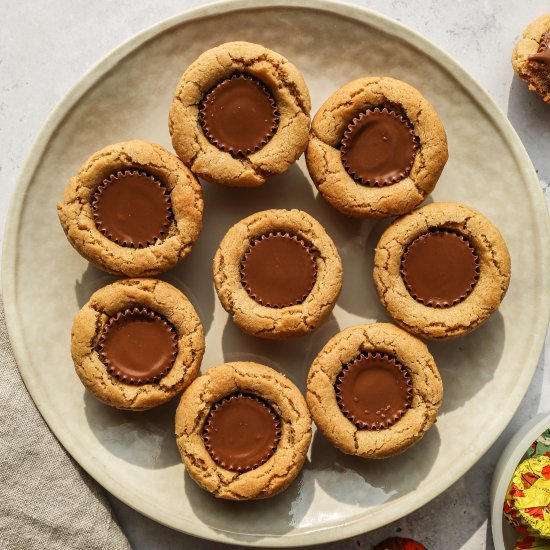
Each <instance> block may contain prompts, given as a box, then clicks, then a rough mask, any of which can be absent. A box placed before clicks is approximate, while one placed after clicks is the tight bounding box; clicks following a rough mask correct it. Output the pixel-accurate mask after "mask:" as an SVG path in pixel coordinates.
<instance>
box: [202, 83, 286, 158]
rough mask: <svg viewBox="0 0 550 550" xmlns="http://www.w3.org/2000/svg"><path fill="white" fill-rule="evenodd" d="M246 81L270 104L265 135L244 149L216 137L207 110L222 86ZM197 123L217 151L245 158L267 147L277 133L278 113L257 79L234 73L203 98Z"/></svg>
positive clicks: (270, 96)
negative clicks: (257, 89) (254, 86)
mask: <svg viewBox="0 0 550 550" xmlns="http://www.w3.org/2000/svg"><path fill="white" fill-rule="evenodd" d="M239 79H241V80H246V81H249V82H253V83H254V84H255V85H256V86H257V87H258V88H259V89H260V90H261V91H262V92H263V93H264V94H265V97H266V99H267V100H268V101H269V103H270V104H271V123H270V124H269V125H268V128H266V131H265V133H263V135H261V136H259V137H258V138H257V141H255V142H253V143H251V144H250V145H249V146H247V147H245V148H241V147H238V148H236V147H234V146H233V145H232V144H230V143H226V142H224V140H223V139H222V138H221V137H219V136H216V133H217V132H216V131H215V129H214V127H213V125H212V124H209V117H208V115H209V108H210V107H211V106H212V105H213V104H214V102H215V99H216V93H217V91H219V90H220V89H222V88H223V87H224V86H226V85H227V84H228V83H230V82H232V81H236V80H239ZM199 121H200V125H201V127H202V129H203V132H204V134H205V135H206V137H207V138H208V140H209V141H210V143H212V144H213V145H215V146H216V147H217V148H218V149H220V150H221V151H224V152H227V153H230V154H231V155H233V156H247V155H250V154H252V153H254V152H256V151H259V150H260V149H261V148H262V147H263V146H264V145H267V143H268V142H269V140H270V139H271V138H272V137H273V136H274V135H275V132H276V131H277V128H278V126H279V113H278V111H277V105H276V103H275V100H274V98H273V96H272V95H271V93H270V91H269V90H268V88H267V87H266V86H265V85H264V84H263V83H262V82H260V81H259V80H258V79H256V78H253V77H252V76H250V75H248V74H244V73H236V74H234V75H232V76H231V77H230V78H226V79H224V80H222V81H221V82H219V83H218V84H216V86H214V87H213V88H212V89H211V90H210V91H209V92H208V93H207V94H206V95H205V97H204V98H203V100H202V101H201V103H200V108H199Z"/></svg>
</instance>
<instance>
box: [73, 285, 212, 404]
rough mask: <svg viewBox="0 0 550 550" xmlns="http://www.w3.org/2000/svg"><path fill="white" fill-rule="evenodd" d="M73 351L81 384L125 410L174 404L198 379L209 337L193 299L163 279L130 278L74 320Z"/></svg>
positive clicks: (103, 292)
mask: <svg viewBox="0 0 550 550" xmlns="http://www.w3.org/2000/svg"><path fill="white" fill-rule="evenodd" d="M71 352H72V356H73V361H74V366H75V370H76V373H77V374H78V376H79V377H80V380H81V381H82V383H83V384H84V386H86V388H88V390H90V391H91V392H92V393H93V394H94V395H95V396H96V397H97V398H98V399H100V400H101V401H103V402H104V403H107V404H108V405H111V406H113V407H116V408H118V409H132V410H145V409H150V408H152V407H156V406H157V405H160V404H162V403H165V402H166V401H168V400H170V399H172V397H174V396H175V395H176V394H178V393H179V392H180V391H181V390H182V389H183V388H185V387H186V386H187V385H189V384H190V382H191V381H192V380H193V379H194V378H195V377H196V376H197V373H198V371H199V368H200V365H201V361H202V356H203V354H204V333H203V329H202V325H201V322H200V319H199V318H198V316H197V313H196V312H195V310H194V308H193V306H192V305H191V303H190V302H189V300H188V299H187V298H186V297H185V296H184V295H183V294H182V293H181V292H180V291H179V290H177V289H176V288H174V287H173V286H172V285H169V284H168V283H165V282H163V281H159V280H157V279H125V280H122V281H117V282H115V283H113V284H111V285H108V286H106V287H104V288H102V289H100V290H98V291H97V292H95V293H94V294H93V295H92V297H91V298H90V300H89V302H88V303H87V304H85V305H84V307H83V308H82V309H81V310H80V312H79V313H78V315H77V316H76V317H75V319H74V323H73V330H72V342H71Z"/></svg>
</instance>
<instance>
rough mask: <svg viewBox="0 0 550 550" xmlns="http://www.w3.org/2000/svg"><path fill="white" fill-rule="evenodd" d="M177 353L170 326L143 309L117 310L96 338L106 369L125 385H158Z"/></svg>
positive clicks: (175, 341)
mask: <svg viewBox="0 0 550 550" xmlns="http://www.w3.org/2000/svg"><path fill="white" fill-rule="evenodd" d="M177 350H178V344H177V334H176V330H175V328H174V327H173V325H172V324H170V323H169V322H168V321H167V320H166V319H164V318H163V317H161V316H160V315H158V314H157V313H155V312H153V311H151V310H148V309H147V308H137V307H135V308H133V309H126V310H125V311H119V312H118V313H117V315H116V316H115V317H112V318H111V319H110V321H109V322H108V323H107V324H106V325H105V328H104V329H103V332H102V334H101V337H100V339H99V355H100V358H101V360H102V361H103V363H104V364H105V366H106V367H107V370H108V371H109V372H110V373H111V374H112V375H113V376H115V377H116V378H118V379H119V380H120V381H122V382H125V383H127V384H144V383H153V382H158V380H160V378H162V377H163V376H165V375H166V374H167V373H168V371H169V370H170V368H171V367H172V365H173V363H174V360H175V358H176V356H177Z"/></svg>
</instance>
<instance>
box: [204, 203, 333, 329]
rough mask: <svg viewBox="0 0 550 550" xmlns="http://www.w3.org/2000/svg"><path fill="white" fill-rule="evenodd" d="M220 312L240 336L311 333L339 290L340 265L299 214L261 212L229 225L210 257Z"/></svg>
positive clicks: (314, 226)
mask: <svg viewBox="0 0 550 550" xmlns="http://www.w3.org/2000/svg"><path fill="white" fill-rule="evenodd" d="M213 271H214V284H215V286H216V292H217V293H218V297H219V299H220V302H221V303H222V306H223V307H224V309H225V310H226V311H227V312H228V313H229V314H230V315H231V316H232V317H233V320H234V321H235V323H236V324H237V325H238V326H239V328H241V329H242V330H243V331H244V332H246V333H248V334H251V335H253V336H260V337H262V338H271V339H284V338H289V337H291V336H297V335H301V334H306V333H308V332H311V331H312V330H313V329H315V328H317V327H318V326H319V325H320V324H321V323H322V322H323V320H324V319H325V318H326V317H327V315H329V313H330V312H331V311H332V308H333V307H334V304H335V303H336V300H337V298H338V295H339V294H340V289H341V287H342V263H341V261H340V256H339V255H338V252H337V250H336V247H335V246H334V243H333V242H332V240H331V239H330V237H329V236H328V235H327V234H326V232H325V230H324V229H323V227H322V226H321V225H320V224H319V222H317V221H316V220H315V219H313V218H312V217H311V216H310V215H309V214H306V213H305V212H302V211H300V210H266V211H264V212H257V213H256V214H253V215H252V216H249V217H248V218H245V219H244V220H241V221H240V222H238V223H237V224H235V225H234V226H233V227H232V228H231V229H230V230H229V231H228V232H227V233H226V235H225V237H224V238H223V240H222V242H221V244H220V247H219V248H218V250H217V252H216V255H215V257H214V265H213Z"/></svg>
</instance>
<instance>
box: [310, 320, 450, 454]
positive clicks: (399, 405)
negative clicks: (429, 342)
mask: <svg viewBox="0 0 550 550" xmlns="http://www.w3.org/2000/svg"><path fill="white" fill-rule="evenodd" d="M442 397H443V385H442V383H441V377H440V376H439V372H438V370H437V367H436V365H435V361H434V359H433V357H432V356H431V355H430V352H429V351H428V348H427V347H426V346H425V345H424V344H423V343H422V342H421V341H420V340H418V339H417V338H415V337H414V336H411V335H410V334H408V333H407V332H405V331H404V330H402V329H400V328H398V327H396V326H394V325H392V324H389V323H375V324H371V325H358V326H355V327H351V328H348V329H346V330H344V331H342V332H339V333H338V334H337V335H336V336H334V337H333V338H331V339H330V340H329V341H328V342H327V344H326V345H325V346H324V347H323V349H322V350H321V351H320V352H319V354H318V355H317V357H316V358H315V360H314V361H313V364H312V365H311V369H310V371H309V374H308V378H307V404H308V407H309V410H310V412H311V415H312V416H313V420H314V422H315V425H316V426H317V428H318V429H319V430H320V431H321V433H322V434H323V435H324V436H325V437H326V438H327V439H328V440H329V441H330V442H331V443H332V444H333V445H334V446H335V447H337V448H338V449H340V450H341V451H343V452H344V453H347V454H352V455H357V456H362V457H366V458H385V457H388V456H392V455H396V454H399V453H401V452H403V451H405V450H406V449H407V448H409V447H410V446H411V445H412V444H413V443H415V442H416V441H418V440H419V439H420V438H421V437H422V436H423V435H424V433H425V432H426V431H428V429H429V428H430V427H431V426H432V424H433V423H434V422H435V421H436V416H437V411H438V410H439V407H440V405H441V399H442Z"/></svg>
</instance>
